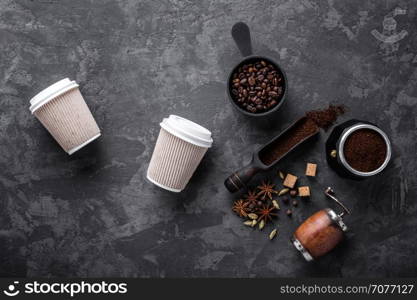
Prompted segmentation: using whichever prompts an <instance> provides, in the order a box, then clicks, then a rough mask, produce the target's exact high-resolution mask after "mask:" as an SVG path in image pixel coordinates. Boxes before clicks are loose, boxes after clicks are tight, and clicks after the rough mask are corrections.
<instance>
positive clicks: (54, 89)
mask: <svg viewBox="0 0 417 300" xmlns="http://www.w3.org/2000/svg"><path fill="white" fill-rule="evenodd" d="M29 109H30V111H31V112H32V114H34V115H35V116H36V118H38V120H39V121H40V122H41V123H42V124H43V126H44V127H45V128H46V129H47V130H48V131H49V133H50V134H51V135H52V136H53V137H54V138H55V140H56V141H57V142H58V144H59V145H60V146H61V147H62V148H63V149H64V150H65V151H66V152H67V153H68V154H70V155H71V154H73V153H74V152H76V151H77V150H79V149H81V148H82V147H84V146H85V145H87V144H89V143H91V142H92V141H94V140H95V139H97V138H98V137H99V136H100V135H101V134H100V129H99V128H98V126H97V123H96V121H95V120H94V117H93V115H92V114H91V112H90V109H89V108H88V106H87V104H86V103H85V100H84V98H83V96H82V95H81V93H80V90H79V89H78V84H77V83H76V82H75V81H71V80H69V79H68V78H65V79H62V80H60V81H58V82H56V83H54V84H53V85H51V86H49V87H47V88H46V89H44V90H43V91H41V92H40V93H39V94H37V95H36V96H35V97H33V98H32V99H31V100H30V108H29Z"/></svg>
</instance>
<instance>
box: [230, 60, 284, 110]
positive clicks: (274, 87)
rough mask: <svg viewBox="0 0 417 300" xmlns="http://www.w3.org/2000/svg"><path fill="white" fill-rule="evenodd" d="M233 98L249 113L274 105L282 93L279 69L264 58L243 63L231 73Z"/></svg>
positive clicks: (282, 87) (282, 86)
mask: <svg viewBox="0 0 417 300" xmlns="http://www.w3.org/2000/svg"><path fill="white" fill-rule="evenodd" d="M231 84H232V86H231V91H232V98H233V100H234V101H235V102H236V103H237V104H238V105H239V106H240V107H241V108H243V109H245V110H247V111H248V112H251V113H262V112H266V111H268V110H270V109H271V108H273V107H274V106H276V105H277V104H278V103H279V101H280V100H281V97H282V95H283V93H284V88H285V87H284V79H283V77H282V74H281V72H280V71H279V70H277V69H276V68H275V67H274V66H273V65H272V64H270V63H268V62H266V61H265V60H260V61H259V62H255V63H250V64H245V65H243V66H241V67H240V68H238V69H237V72H235V73H234V74H233V75H232V82H231Z"/></svg>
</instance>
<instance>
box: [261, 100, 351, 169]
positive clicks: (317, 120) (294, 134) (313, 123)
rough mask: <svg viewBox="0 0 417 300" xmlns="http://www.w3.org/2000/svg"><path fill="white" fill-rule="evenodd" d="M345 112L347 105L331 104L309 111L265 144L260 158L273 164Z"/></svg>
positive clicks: (267, 163) (266, 162)
mask: <svg viewBox="0 0 417 300" xmlns="http://www.w3.org/2000/svg"><path fill="white" fill-rule="evenodd" d="M344 112H345V107H344V106H341V105H339V106H335V105H329V107H328V108H326V109H323V110H313V111H309V112H307V113H306V115H305V118H303V119H301V120H300V121H299V122H297V123H296V124H295V125H294V126H293V127H291V128H290V129H288V130H287V131H286V132H285V133H284V134H283V135H281V136H280V137H279V138H278V139H276V140H275V141H273V142H272V143H270V144H269V145H267V146H265V147H264V148H263V149H262V150H261V151H260V152H259V159H260V160H261V162H262V163H263V164H265V165H267V166H269V165H271V164H272V163H274V162H275V161H277V160H278V159H279V158H281V157H282V156H283V155H285V154H286V153H287V152H288V151H289V150H291V148H293V147H294V146H295V145H297V144H298V143H299V142H301V141H302V140H304V139H305V138H307V137H309V136H310V135H313V134H314V133H316V132H317V131H318V130H319V128H324V129H327V128H329V127H330V126H331V125H333V123H334V122H335V121H336V119H337V117H338V116H339V115H341V114H343V113H344Z"/></svg>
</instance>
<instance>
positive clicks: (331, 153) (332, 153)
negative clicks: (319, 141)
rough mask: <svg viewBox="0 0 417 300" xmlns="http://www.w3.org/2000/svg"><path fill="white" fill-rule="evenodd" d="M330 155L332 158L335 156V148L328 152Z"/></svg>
mask: <svg viewBox="0 0 417 300" xmlns="http://www.w3.org/2000/svg"><path fill="white" fill-rule="evenodd" d="M330 156H331V157H333V158H336V156H337V151H336V150H332V152H330Z"/></svg>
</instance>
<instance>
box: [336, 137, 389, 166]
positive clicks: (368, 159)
mask: <svg viewBox="0 0 417 300" xmlns="http://www.w3.org/2000/svg"><path fill="white" fill-rule="evenodd" d="M343 153H344V155H345V158H346V161H347V163H348V164H349V165H350V166H351V167H352V168H354V169H355V170H358V171H361V172H371V171H374V170H376V169H378V168H379V167H380V166H381V165H382V164H383V163H384V161H385V157H386V155H387V145H386V144H385V140H384V139H383V137H382V136H381V135H380V134H379V133H378V132H376V131H374V130H371V129H360V130H357V131H355V132H353V133H352V134H351V135H350V136H349V137H348V138H347V139H346V142H345V145H344V147H343Z"/></svg>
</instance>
